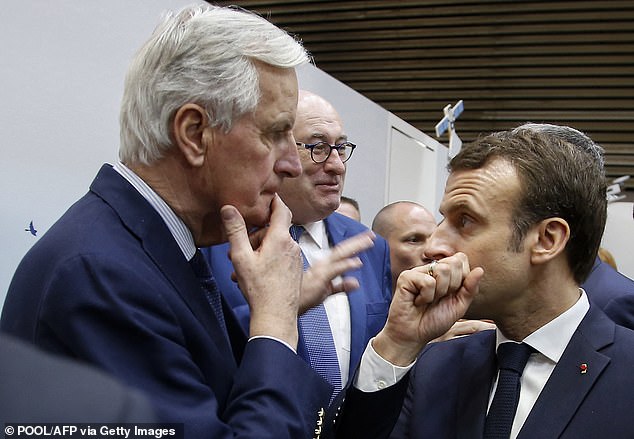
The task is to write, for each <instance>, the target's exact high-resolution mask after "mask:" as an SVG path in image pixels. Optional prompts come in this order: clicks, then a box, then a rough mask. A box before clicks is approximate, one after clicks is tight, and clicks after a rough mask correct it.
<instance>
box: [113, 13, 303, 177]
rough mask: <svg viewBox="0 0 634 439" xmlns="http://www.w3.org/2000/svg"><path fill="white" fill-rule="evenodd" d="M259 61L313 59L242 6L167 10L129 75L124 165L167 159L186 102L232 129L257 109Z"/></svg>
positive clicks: (288, 63) (292, 63) (284, 64)
mask: <svg viewBox="0 0 634 439" xmlns="http://www.w3.org/2000/svg"><path fill="white" fill-rule="evenodd" d="M258 61H259V62H262V63H266V64H269V65H271V66H274V67H278V68H295V67H297V66H299V65H301V64H304V63H306V62H309V61H310V57H309V55H308V53H307V52H306V50H305V49H304V48H303V47H302V45H301V43H300V42H299V41H297V40H296V39H295V38H293V37H292V36H290V35H289V34H288V33H286V32H285V31H283V30H281V29H279V28H278V27H276V26H275V25H273V24H271V23H270V22H268V21H267V20H265V19H264V18H262V17H260V16H258V15H256V14H254V13H251V12H249V11H246V10H243V9H238V8H233V7H231V8H223V7H217V6H211V5H193V6H189V7H186V8H184V9H182V10H181V11H180V12H178V13H176V14H174V13H167V14H166V15H165V18H164V20H163V22H162V23H161V24H159V25H158V26H157V27H156V29H155V30H154V33H153V34H152V36H151V37H150V39H149V40H148V41H147V42H146V43H145V44H144V45H143V47H142V48H141V49H140V50H139V52H138V53H137V55H136V56H135V58H134V60H133V61H132V63H131V65H130V67H129V69H128V73H127V75H126V79H125V86H124V92H123V99H122V103H121V113H120V122H121V132H120V136H121V145H120V148H119V158H120V160H121V161H122V162H124V163H135V162H140V163H143V164H146V165H147V164H151V163H152V162H154V161H156V160H158V159H160V158H161V157H162V156H163V154H164V153H165V152H166V151H167V150H168V149H169V148H170V147H171V146H172V143H173V142H172V138H171V135H170V124H171V122H172V120H173V117H174V115H175V113H176V111H177V110H178V109H179V108H180V107H182V106H183V105H184V104H186V103H190V102H191V103H196V104H198V105H200V106H202V107H203V108H205V110H206V112H207V116H208V118H209V123H210V124H211V125H212V126H214V127H221V128H222V129H223V130H224V131H225V132H228V131H230V130H231V127H232V125H233V123H234V121H235V120H237V119H239V118H240V117H242V116H244V115H245V114H248V113H251V112H253V111H255V109H256V107H257V105H258V102H259V100H260V87H259V81H258V70H257V67H256V62H258Z"/></svg>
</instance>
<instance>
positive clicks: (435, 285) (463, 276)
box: [372, 253, 484, 366]
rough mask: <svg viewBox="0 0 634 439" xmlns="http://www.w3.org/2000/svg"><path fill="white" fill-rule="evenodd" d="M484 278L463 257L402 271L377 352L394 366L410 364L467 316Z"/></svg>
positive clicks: (378, 338) (375, 340) (457, 256)
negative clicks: (427, 346)
mask: <svg viewBox="0 0 634 439" xmlns="http://www.w3.org/2000/svg"><path fill="white" fill-rule="evenodd" d="M483 274H484V271H483V270H482V268H479V267H476V268H474V269H471V268H470V266H469V261H468V259H467V256H466V255H465V254H464V253H456V254H454V255H452V256H449V257H447V258H444V259H440V260H438V261H435V262H432V263H431V264H427V265H423V266H420V267H415V268H413V269H411V270H405V271H403V272H402V273H401V274H400V276H399V277H398V280H397V283H396V289H395V291H394V297H393V299H392V304H391V306H390V312H389V315H388V320H387V323H386V324H385V327H384V328H383V329H382V330H381V332H380V333H379V334H378V335H377V336H376V338H375V339H374V341H373V344H372V345H373V348H374V350H375V351H376V352H377V353H378V354H379V355H380V356H381V357H383V358H384V359H386V360H388V361H390V362H391V363H392V364H395V365H399V366H406V365H408V364H411V362H412V361H414V359H415V358H416V357H417V356H418V354H419V353H420V351H421V350H422V349H423V347H424V346H425V345H426V344H427V343H429V342H430V341H432V340H433V339H435V338H436V337H439V336H441V335H442V334H444V333H445V332H447V330H449V328H450V327H451V326H452V325H453V324H454V323H455V322H456V321H457V320H458V319H459V318H461V317H462V316H463V315H464V313H465V312H466V311H467V308H468V307H469V305H470V304H471V301H472V300H473V297H474V296H475V295H476V294H477V293H478V286H479V282H480V279H481V278H482V275H483Z"/></svg>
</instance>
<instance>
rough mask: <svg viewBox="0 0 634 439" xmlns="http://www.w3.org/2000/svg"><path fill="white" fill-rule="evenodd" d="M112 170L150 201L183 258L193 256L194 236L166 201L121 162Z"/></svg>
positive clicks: (194, 250) (194, 247) (194, 249)
mask: <svg viewBox="0 0 634 439" xmlns="http://www.w3.org/2000/svg"><path fill="white" fill-rule="evenodd" d="M113 168H114V170H115V171H117V172H118V173H119V174H120V175H121V176H122V177H123V178H125V179H126V180H127V181H128V182H129V183H130V184H131V185H132V186H133V187H134V188H135V189H136V190H137V191H138V192H139V193H140V194H141V196H142V197H143V198H145V199H146V200H147V202H148V203H150V206H152V207H153V208H154V210H156V212H157V213H158V214H159V215H160V216H161V218H162V219H163V221H164V222H165V225H166V226H167V228H168V229H169V231H170V233H171V234H172V236H173V237H174V239H175V240H176V243H177V244H178V246H179V247H180V249H181V251H182V252H183V255H184V256H185V259H187V260H188V261H189V260H190V259H191V258H193V257H194V253H196V244H195V243H194V238H193V236H192V234H191V232H190V231H189V229H188V228H187V226H186V225H185V223H184V222H183V220H181V219H180V218H179V217H178V216H177V215H176V213H174V211H173V210H172V208H171V207H169V206H168V205H167V203H166V202H165V201H164V200H163V199H162V198H161V197H160V196H159V195H158V194H157V193H156V192H154V190H153V189H152V188H151V187H150V186H148V184H147V183H146V182H145V181H143V179H142V178H141V177H139V176H138V175H136V174H135V173H134V171H132V170H131V169H130V168H128V167H127V166H126V165H124V164H123V163H121V162H118V163H116V164H115V165H114V166H113Z"/></svg>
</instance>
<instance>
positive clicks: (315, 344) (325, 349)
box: [289, 225, 341, 400]
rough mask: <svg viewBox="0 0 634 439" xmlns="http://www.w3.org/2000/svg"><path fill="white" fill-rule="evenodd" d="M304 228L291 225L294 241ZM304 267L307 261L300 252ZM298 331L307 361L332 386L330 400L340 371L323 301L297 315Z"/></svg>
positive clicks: (335, 393)
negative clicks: (305, 351)
mask: <svg viewBox="0 0 634 439" xmlns="http://www.w3.org/2000/svg"><path fill="white" fill-rule="evenodd" d="M303 231H304V228H303V227H302V226H298V225H292V226H291V228H290V229H289V232H290V234H291V236H292V237H293V239H294V240H295V241H299V237H300V236H301V234H302V232H303ZM302 258H303V259H304V269H307V268H308V261H307V260H306V257H305V256H304V254H303V253H302ZM299 331H300V334H301V336H302V337H303V339H304V343H305V345H306V350H307V351H308V362H309V364H310V367H312V368H313V369H314V370H315V371H316V372H317V373H318V374H319V375H320V376H321V377H322V378H324V379H325V380H326V381H328V382H329V383H330V384H332V386H333V387H334V391H333V394H332V396H331V400H332V399H333V398H334V396H335V395H337V393H339V391H340V390H341V372H340V370H339V360H338V358H337V350H336V349H335V342H334V340H333V338H332V331H331V330H330V323H329V322H328V315H327V314H326V308H325V307H324V304H323V303H320V304H319V305H317V306H314V307H313V308H311V309H309V310H308V311H306V312H305V313H304V314H302V315H301V316H300V317H299Z"/></svg>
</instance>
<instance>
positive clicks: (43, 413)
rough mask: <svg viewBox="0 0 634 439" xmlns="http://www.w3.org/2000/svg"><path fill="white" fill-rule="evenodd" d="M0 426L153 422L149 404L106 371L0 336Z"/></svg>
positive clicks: (139, 394)
mask: <svg viewBox="0 0 634 439" xmlns="http://www.w3.org/2000/svg"><path fill="white" fill-rule="evenodd" d="M0 358H2V361H0V425H4V424H5V423H27V422H29V423H43V422H51V423H71V422H72V423H101V424H103V423H128V422H135V423H139V422H154V421H155V417H154V413H153V411H152V408H151V406H150V403H149V402H148V401H147V399H146V398H145V397H144V396H143V395H141V393H140V392H138V391H133V390H131V389H128V388H127V387H125V386H123V385H122V384H121V383H119V382H117V381H116V380H114V379H112V378H111V377H109V376H107V375H106V374H104V373H103V372H101V371H99V370H97V369H94V368H91V367H88V366H85V365H82V364H79V363H78V362H76V361H72V360H69V359H68V358H61V357H57V356H54V355H51V354H48V353H46V352H43V351H41V350H39V349H37V348H35V347H34V346H32V345H30V344H27V343H25V342H23V341H21V340H18V339H15V338H13V337H10V336H7V335H5V334H0Z"/></svg>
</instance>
